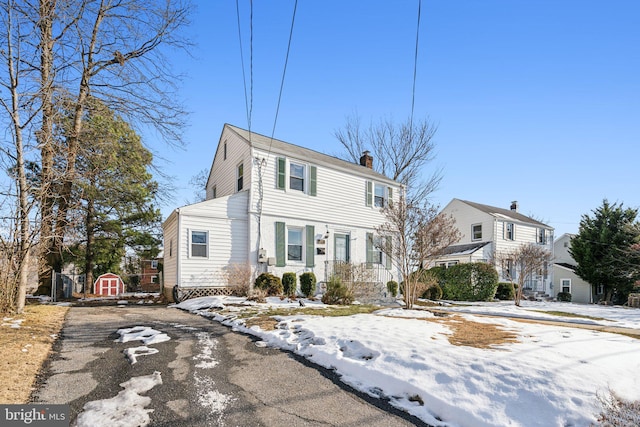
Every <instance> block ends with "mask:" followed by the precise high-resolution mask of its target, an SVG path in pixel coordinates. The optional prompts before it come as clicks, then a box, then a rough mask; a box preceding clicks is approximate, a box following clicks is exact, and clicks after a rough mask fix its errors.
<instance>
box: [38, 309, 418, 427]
mask: <svg viewBox="0 0 640 427" xmlns="http://www.w3.org/2000/svg"><path fill="white" fill-rule="evenodd" d="M136 326H143V327H147V328H148V329H146V330H144V331H139V330H138V329H134V330H131V331H130V334H128V335H121V334H118V333H117V331H118V330H119V329H126V328H134V327H136ZM136 334H142V335H144V336H145V337H146V338H147V339H152V340H153V341H152V342H151V343H149V344H147V345H146V348H147V350H144V349H139V350H138V352H139V353H140V352H141V353H143V354H138V355H137V357H136V359H137V362H136V363H131V360H130V359H128V358H127V357H126V356H125V353H124V351H125V350H126V349H131V348H135V347H141V346H144V344H143V342H141V341H137V340H134V341H128V342H118V339H120V338H121V337H122V336H125V337H134V336H135V335H136ZM153 334H156V335H154V336H153V338H152V335H153ZM162 334H166V337H164V340H163V339H155V338H158V337H163V336H162ZM154 341H157V342H154ZM156 351H157V352H156ZM144 353H148V354H146V355H144ZM135 354H136V353H135V352H134V355H135ZM155 372H157V373H156V374H154V373H155ZM132 378H134V379H135V380H133V381H132ZM121 384H122V385H121ZM88 402H93V403H91V404H90V405H87V406H85V405H86V404H87V403H88ZM34 403H49V404H54V403H65V404H69V405H70V408H71V420H72V425H73V424H75V423H76V419H77V418H78V416H80V418H79V420H80V424H81V425H82V424H87V425H92V426H96V425H100V424H99V423H96V419H98V420H101V421H100V422H104V424H103V425H131V424H129V421H131V423H133V420H136V419H138V418H136V417H142V419H144V417H149V421H148V425H151V426H167V427H168V426H283V425H288V426H412V425H418V426H420V425H422V426H424V425H425V424H424V423H422V422H421V421H419V420H417V419H416V418H413V417H410V416H408V415H406V414H404V413H402V412H400V411H398V410H396V409H394V408H392V407H391V406H390V405H387V404H386V403H385V402H384V401H381V400H379V399H372V398H369V397H368V396H366V395H362V394H361V393H358V392H355V391H353V390H352V389H349V388H348V387H347V386H345V385H344V384H343V383H341V382H340V381H339V379H338V378H337V377H336V376H335V375H334V374H333V373H332V372H331V371H327V370H324V369H322V368H317V367H315V366H312V365H310V364H308V363H307V362H306V361H305V360H302V359H300V358H298V357H297V356H295V355H292V354H290V353H287V352H283V351H280V350H276V349H270V348H262V347H258V346H256V344H255V342H254V340H253V339H252V338H251V337H248V336H246V335H243V334H239V333H235V332H232V331H231V330H230V329H228V328H227V327H225V326H222V325H220V324H219V323H216V322H214V321H211V320H208V319H205V318H202V317H200V316H196V315H193V314H189V313H186V312H183V311H180V310H178V309H174V308H167V307H164V306H162V307H160V306H133V305H123V306H104V307H73V308H71V310H70V311H69V314H68V316H67V319H66V322H65V325H64V328H63V330H62V334H61V339H60V341H59V343H58V344H57V350H56V352H55V354H54V355H53V357H52V360H51V362H50V364H49V366H48V367H47V369H46V372H45V375H44V379H43V381H42V384H41V387H40V388H39V389H38V391H37V393H36V394H35V400H34ZM83 420H84V423H83V422H82V421H83ZM107 420H108V421H107ZM119 421H123V424H117V422H119ZM134 425H135V424H134Z"/></svg>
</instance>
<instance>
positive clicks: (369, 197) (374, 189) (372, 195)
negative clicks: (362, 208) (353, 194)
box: [365, 181, 393, 208]
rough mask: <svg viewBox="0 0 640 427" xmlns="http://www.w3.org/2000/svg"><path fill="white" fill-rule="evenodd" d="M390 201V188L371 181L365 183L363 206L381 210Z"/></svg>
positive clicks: (391, 196)
mask: <svg viewBox="0 0 640 427" xmlns="http://www.w3.org/2000/svg"><path fill="white" fill-rule="evenodd" d="M392 199H393V189H392V188H391V187H387V186H386V185H383V184H377V183H374V182H372V181H366V182H365V204H366V205H367V206H375V207H377V208H383V207H385V206H388V205H389V202H390V201H391V200H392Z"/></svg>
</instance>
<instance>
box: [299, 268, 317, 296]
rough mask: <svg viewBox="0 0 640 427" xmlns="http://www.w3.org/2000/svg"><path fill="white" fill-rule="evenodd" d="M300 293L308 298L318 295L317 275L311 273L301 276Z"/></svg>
mask: <svg viewBox="0 0 640 427" xmlns="http://www.w3.org/2000/svg"><path fill="white" fill-rule="evenodd" d="M300 291H301V292H302V295H304V296H305V297H307V298H310V297H311V296H313V294H315V293H316V275H315V274H313V273H312V272H311V271H307V272H306V273H302V274H301V275H300Z"/></svg>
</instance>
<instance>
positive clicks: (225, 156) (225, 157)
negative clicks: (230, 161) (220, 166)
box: [222, 141, 227, 160]
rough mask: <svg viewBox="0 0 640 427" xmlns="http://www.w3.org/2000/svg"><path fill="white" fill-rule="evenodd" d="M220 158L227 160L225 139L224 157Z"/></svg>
mask: <svg viewBox="0 0 640 427" xmlns="http://www.w3.org/2000/svg"><path fill="white" fill-rule="evenodd" d="M222 160H227V141H225V142H224V158H223V159H222Z"/></svg>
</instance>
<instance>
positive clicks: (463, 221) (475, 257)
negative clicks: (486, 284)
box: [434, 199, 553, 295]
mask: <svg viewBox="0 0 640 427" xmlns="http://www.w3.org/2000/svg"><path fill="white" fill-rule="evenodd" d="M442 213H443V214H450V215H451V216H452V217H453V218H454V219H455V220H456V224H455V225H456V227H457V228H458V230H459V231H460V234H461V236H462V237H461V238H460V241H459V242H458V243H457V244H455V245H452V246H449V247H448V248H446V249H445V251H444V253H443V255H442V256H441V257H439V258H438V259H437V260H436V262H435V263H434V264H435V265H439V266H444V267H448V266H451V265H454V264H458V263H465V262H493V260H495V259H496V254H500V253H505V252H507V251H510V250H513V249H516V248H518V247H519V246H521V245H523V244H536V245H542V246H543V247H544V248H545V249H546V250H548V251H549V253H550V254H551V258H553V228H552V227H550V226H548V225H546V224H543V223H542V222H540V221H537V220H535V219H533V218H530V217H528V216H526V215H523V214H521V213H520V212H518V203H517V202H512V203H511V206H510V208H509V209H503V208H498V207H494V206H489V205H483V204H481V203H475V202H470V201H467V200H459V199H453V200H451V202H449V204H447V206H445V207H444V209H443V210H442ZM507 261H508V260H507ZM504 268H508V269H510V270H511V272H512V274H513V275H517V266H515V265H511V266H505V267H504ZM497 270H498V274H499V276H500V279H499V280H500V281H507V278H506V277H504V269H503V268H502V266H501V267H500V268H497ZM525 289H528V290H531V291H534V292H539V293H547V294H549V295H553V270H552V268H551V265H549V266H547V268H544V269H543V271H540V272H539V274H537V275H535V276H534V277H533V278H531V280H529V281H527V283H526V285H525Z"/></svg>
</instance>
